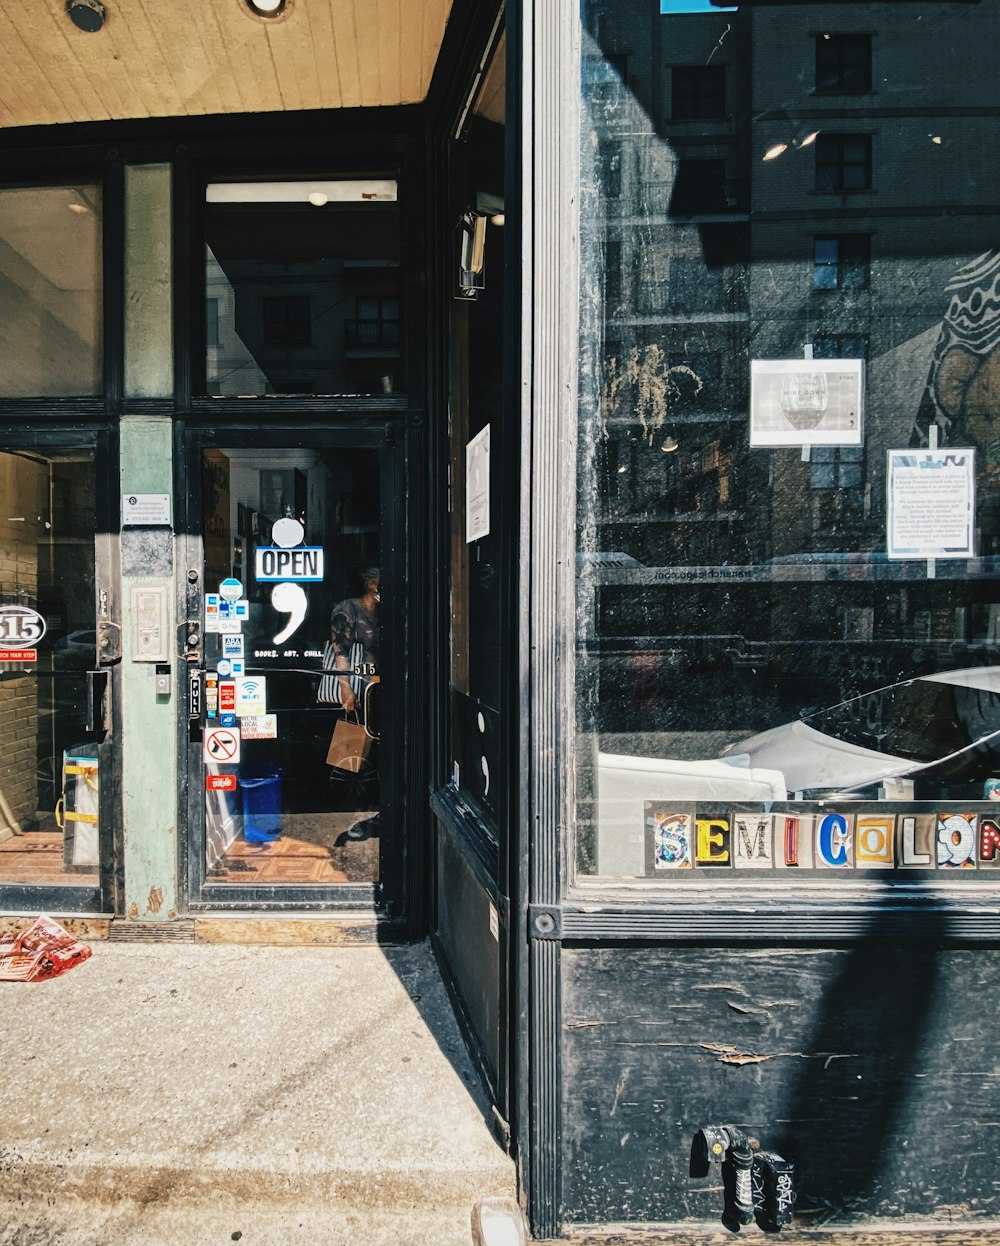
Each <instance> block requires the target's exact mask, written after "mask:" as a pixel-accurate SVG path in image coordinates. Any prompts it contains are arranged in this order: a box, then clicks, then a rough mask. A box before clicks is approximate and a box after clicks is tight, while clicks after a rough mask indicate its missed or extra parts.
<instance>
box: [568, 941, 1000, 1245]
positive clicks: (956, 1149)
mask: <svg viewBox="0 0 1000 1246" xmlns="http://www.w3.org/2000/svg"><path fill="white" fill-rule="evenodd" d="M935 921H936V919H935V918H933V917H931V918H928V924H927V928H926V930H925V931H924V932H923V934H924V936H925V939H924V941H912V942H905V943H887V942H882V941H879V940H877V939H874V940H872V941H870V942H869V941H866V942H864V943H861V944H858V945H856V946H854V947H848V948H792V947H783V948H780V949H776V948H752V947H751V948H747V947H729V948H725V947H722V948H708V947H698V948H693V947H679V946H675V947H669V946H660V947H635V946H629V947H626V948H622V949H618V950H616V949H607V948H605V949H594V950H591V949H585V948H580V947H575V948H573V947H571V948H566V949H564V956H563V962H562V984H563V986H562V1000H563V1032H562V1054H563V1072H562V1107H563V1165H562V1171H563V1202H564V1212H565V1218H566V1220H567V1221H569V1222H572V1221H583V1222H594V1221H608V1220H610V1221H619V1220H620V1221H630V1220H637V1219H645V1220H652V1221H679V1220H688V1219H694V1220H699V1221H703V1222H715V1223H716V1224H717V1223H718V1220H719V1217H720V1215H721V1211H722V1183H721V1180H719V1178H718V1169H713V1170H712V1173H710V1175H709V1176H708V1177H706V1178H704V1179H700V1180H695V1179H692V1178H691V1177H690V1176H689V1171H688V1169H689V1160H690V1147H691V1140H692V1136H693V1135H694V1133H695V1132H696V1131H697V1130H698V1129H699V1128H700V1127H701V1126H703V1125H706V1124H715V1123H720V1124H724V1123H739V1124H744V1125H746V1126H748V1127H749V1129H748V1132H749V1133H750V1134H751V1135H753V1136H755V1137H757V1138H758V1139H759V1140H760V1142H761V1144H762V1146H763V1147H765V1148H767V1149H776V1150H778V1151H779V1152H781V1153H782V1154H783V1155H784V1156H785V1157H786V1158H788V1159H791V1160H794V1161H795V1163H796V1165H797V1180H798V1185H799V1190H800V1193H799V1205H798V1212H799V1215H800V1216H801V1217H802V1219H803V1221H811V1222H813V1223H821V1222H823V1221H824V1220H827V1219H830V1218H834V1219H836V1220H838V1221H843V1220H848V1221H850V1220H855V1221H857V1220H862V1219H865V1218H868V1217H873V1216H874V1217H892V1218H900V1217H933V1218H936V1219H939V1220H941V1221H949V1220H950V1221H955V1220H960V1221H961V1220H980V1219H994V1218H997V1217H1000V1188H998V1183H997V1180H996V1171H995V1168H996V1165H995V1161H994V1156H995V1155H996V1153H997V1149H998V1145H1000V1113H998V1112H997V1111H996V1110H995V1107H996V1104H997V1101H998V1100H997V1095H998V1090H1000V1068H998V1064H997V1061H996V1059H995V1055H994V1052H993V1050H992V1044H991V1037H992V1031H993V1028H994V1021H993V1009H992V1007H991V1006H989V1005H988V1004H987V1001H989V1000H991V999H995V998H996V997H997V991H998V990H1000V953H998V952H997V951H996V950H993V949H987V948H979V949H975V950H973V949H961V948H954V947H952V948H947V947H946V946H945V945H944V944H943V943H942V942H940V941H939V939H938V936H939V935H940V934H941V933H943V931H938V930H937V929H935V926H934V922H935ZM753 1231H754V1232H756V1230H753Z"/></svg>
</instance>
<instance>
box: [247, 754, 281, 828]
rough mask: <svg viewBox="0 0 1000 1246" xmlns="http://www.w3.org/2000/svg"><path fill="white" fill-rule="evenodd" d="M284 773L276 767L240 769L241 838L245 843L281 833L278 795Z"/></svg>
mask: <svg viewBox="0 0 1000 1246" xmlns="http://www.w3.org/2000/svg"><path fill="white" fill-rule="evenodd" d="M283 778H284V771H283V770H281V769H279V768H278V767H276V766H270V767H260V766H247V767H243V768H241V769H240V773H239V784H240V791H241V793H242V795H243V838H244V839H245V840H246V841H247V843H248V844H252V843H259V842H260V841H261V840H263V839H274V838H276V837H277V836H278V835H280V834H281V792H282V782H281V781H282V779H283Z"/></svg>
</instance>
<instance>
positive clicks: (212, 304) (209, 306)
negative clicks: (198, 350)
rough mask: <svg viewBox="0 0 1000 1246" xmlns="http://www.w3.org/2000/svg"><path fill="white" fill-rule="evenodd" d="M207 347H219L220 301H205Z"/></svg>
mask: <svg viewBox="0 0 1000 1246" xmlns="http://www.w3.org/2000/svg"><path fill="white" fill-rule="evenodd" d="M205 345H206V346H218V345H219V300H218V299H206V300H205Z"/></svg>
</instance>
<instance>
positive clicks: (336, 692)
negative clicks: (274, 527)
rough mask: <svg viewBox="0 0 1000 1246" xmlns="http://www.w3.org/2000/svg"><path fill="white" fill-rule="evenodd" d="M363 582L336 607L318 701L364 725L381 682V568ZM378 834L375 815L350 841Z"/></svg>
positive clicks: (368, 570) (372, 569) (354, 829)
mask: <svg viewBox="0 0 1000 1246" xmlns="http://www.w3.org/2000/svg"><path fill="white" fill-rule="evenodd" d="M361 582H362V591H361V593H360V595H359V596H357V597H348V598H346V599H345V600H344V601H340V602H338V603H337V604H336V605H335V606H334V607H333V611H332V613H331V615H330V640H329V643H328V644H327V646H326V649H325V651H324V655H323V670H324V675H323V678H322V679H321V681H320V686H319V692H318V697H317V699H318V701H319V702H320V703H321V704H327V705H335V706H340V707H341V708H342V709H343V710H344V711H345V713H346V714H348V715H353V716H356V718H357V720H358V721H359V722H361V723H363V722H364V713H365V690H366V689H367V687H368V686H369V684H371V683H373V682H375V681H377V679H378V678H379V640H380V637H379V617H378V611H379V603H380V600H381V595H380V584H381V575H380V572H379V568H378V567H375V566H372V567H366V568H365V569H364V570H363V571H362V572H361ZM339 672H343V673H342V674H340V673H339ZM378 830H379V820H378V814H375V816H374V817H371V818H368V819H366V820H364V821H363V822H358V823H356V824H355V825H354V826H352V827H351V828H350V830H349V831H348V832H347V835H348V837H349V838H350V839H368V838H369V837H371V836H372V835H377V834H378Z"/></svg>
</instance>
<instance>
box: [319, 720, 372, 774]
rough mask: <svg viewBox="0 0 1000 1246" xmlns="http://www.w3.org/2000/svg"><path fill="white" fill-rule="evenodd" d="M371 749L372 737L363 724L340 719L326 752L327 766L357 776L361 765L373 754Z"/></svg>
mask: <svg viewBox="0 0 1000 1246" xmlns="http://www.w3.org/2000/svg"><path fill="white" fill-rule="evenodd" d="M371 747H372V739H371V736H369V735H368V734H367V733H366V732H365V729H364V727H363V726H362V725H361V723H359V722H352V721H351V719H349V718H341V719H338V720H337V723H336V725H335V726H334V728H333V736H332V738H331V740H330V747H329V748H328V749H327V752H326V764H327V765H328V766H336V768H337V769H338V770H350V771H351V773H352V774H357V773H358V771H359V770H360V769H361V763H362V762H363V761H364V760H365V758H366V757H367V756H368V754H369V753H370V752H371Z"/></svg>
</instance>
